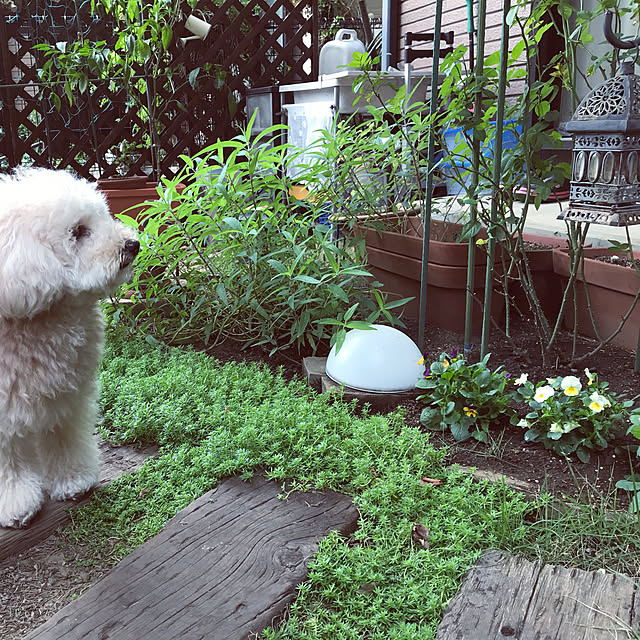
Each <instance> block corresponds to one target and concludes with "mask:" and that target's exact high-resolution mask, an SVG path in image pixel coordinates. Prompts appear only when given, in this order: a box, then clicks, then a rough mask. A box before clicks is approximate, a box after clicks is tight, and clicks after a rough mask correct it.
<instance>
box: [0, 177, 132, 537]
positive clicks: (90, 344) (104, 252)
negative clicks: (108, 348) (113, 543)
mask: <svg viewBox="0 0 640 640" xmlns="http://www.w3.org/2000/svg"><path fill="white" fill-rule="evenodd" d="M138 249H139V244H138V242H137V240H136V235H135V232H134V231H133V230H132V229H131V228H129V227H126V226H125V225H123V224H121V223H120V222H118V221H116V220H114V219H113V218H112V217H111V216H110V214H109V210H108V208H107V204H106V201H105V199H104V196H103V195H102V194H101V193H100V192H99V191H98V190H97V189H96V188H95V186H94V185H93V184H91V183H89V182H87V181H85V180H81V179H79V178H76V177H74V176H73V175H72V174H70V173H67V172H64V171H52V170H48V169H25V170H17V171H16V172H15V173H14V174H13V175H5V176H3V177H0V526H3V527H19V526H24V525H25V524H26V523H28V522H29V520H30V519H31V518H32V517H33V516H34V515H35V514H36V513H37V511H38V510H39V509H40V507H41V506H42V503H43V502H44V500H45V498H46V495H47V494H48V495H49V496H50V497H51V498H52V499H54V500H64V499H66V498H69V497H72V496H75V495H78V494H82V493H84V492H86V491H87V490H88V489H90V488H91V487H92V486H93V485H94V484H95V483H96V482H97V480H98V473H99V455H98V448H97V444H96V441H95V437H94V428H95V423H96V411H97V397H98V384H97V369H98V363H99V360H100V357H101V354H102V346H103V333H104V324H103V323H104V320H103V316H102V311H101V309H100V307H99V304H98V300H99V299H100V298H102V297H104V296H105V295H107V294H108V293H109V292H110V291H112V290H113V289H115V288H116V287H117V286H119V285H120V284H122V283H123V282H124V281H125V280H126V278H127V277H128V275H129V272H130V264H131V262H132V261H133V259H134V258H135V256H136V254H137V252H138Z"/></svg>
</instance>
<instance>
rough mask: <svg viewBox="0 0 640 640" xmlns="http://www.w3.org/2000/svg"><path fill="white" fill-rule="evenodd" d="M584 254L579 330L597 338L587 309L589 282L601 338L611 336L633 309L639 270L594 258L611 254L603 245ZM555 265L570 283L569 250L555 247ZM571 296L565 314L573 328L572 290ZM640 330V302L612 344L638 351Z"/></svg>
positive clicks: (579, 286) (639, 285)
mask: <svg viewBox="0 0 640 640" xmlns="http://www.w3.org/2000/svg"><path fill="white" fill-rule="evenodd" d="M584 254H585V260H584V281H583V279H582V274H581V273H580V272H579V273H578V276H577V278H578V282H577V288H576V294H577V298H578V299H577V316H578V332H579V333H580V334H581V335H585V336H589V337H592V338H595V337H596V332H595V330H594V328H593V325H592V322H591V318H590V315H589V309H588V308H587V298H586V294H585V281H586V284H587V287H588V291H589V299H590V300H591V309H592V311H593V316H594V320H595V323H596V327H597V329H598V333H599V334H600V337H601V338H607V337H609V336H610V335H611V334H612V333H613V332H614V331H615V329H616V328H617V327H618V325H619V324H620V321H621V320H622V318H623V316H624V315H625V314H626V313H627V312H628V311H629V308H630V307H631V304H632V302H633V299H634V297H635V295H636V294H637V292H638V289H640V277H639V276H638V274H637V273H636V271H635V269H632V268H630V267H623V266H620V265H616V264H610V263H608V262H600V261H598V260H593V258H594V257H596V256H602V255H611V252H610V251H608V250H607V249H603V248H600V247H590V248H585V250H584ZM634 256H635V257H636V258H640V253H634ZM553 267H554V271H555V273H556V274H557V275H558V276H559V277H560V280H561V282H562V284H563V285H565V286H566V283H567V282H568V280H569V255H568V254H567V252H566V251H562V250H561V249H555V250H554V252H553ZM569 296H570V298H569V303H568V305H567V310H566V313H565V316H564V326H565V327H566V328H567V329H569V330H573V327H574V312H573V308H574V305H573V296H572V295H571V292H569ZM639 330H640V304H637V305H636V308H635V309H634V310H633V312H632V313H631V315H630V316H629V318H628V319H627V321H626V322H625V324H624V326H623V328H622V330H621V331H620V333H619V334H618V335H617V336H616V337H615V338H614V339H613V340H612V343H613V344H615V345H617V346H619V347H623V348H624V349H629V350H632V351H635V349H636V347H637V344H638V331H639Z"/></svg>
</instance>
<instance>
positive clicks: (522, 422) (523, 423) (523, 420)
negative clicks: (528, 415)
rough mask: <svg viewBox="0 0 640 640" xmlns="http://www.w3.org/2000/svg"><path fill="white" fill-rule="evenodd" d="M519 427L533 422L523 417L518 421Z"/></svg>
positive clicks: (528, 425)
mask: <svg viewBox="0 0 640 640" xmlns="http://www.w3.org/2000/svg"><path fill="white" fill-rule="evenodd" d="M517 426H518V427H527V428H528V427H530V426H531V423H530V422H529V421H528V420H525V419H524V418H522V420H520V422H518V424H517Z"/></svg>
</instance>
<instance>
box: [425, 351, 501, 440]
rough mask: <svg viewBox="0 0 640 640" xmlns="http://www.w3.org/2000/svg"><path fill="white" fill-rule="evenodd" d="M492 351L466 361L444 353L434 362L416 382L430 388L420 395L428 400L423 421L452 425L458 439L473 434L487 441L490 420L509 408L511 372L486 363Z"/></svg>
mask: <svg viewBox="0 0 640 640" xmlns="http://www.w3.org/2000/svg"><path fill="white" fill-rule="evenodd" d="M489 355H490V354H487V355H486V356H485V357H484V358H483V360H482V361H481V362H477V363H476V364H467V362H466V361H465V359H464V358H463V357H462V356H459V355H457V354H456V353H453V354H452V355H448V354H445V353H443V354H442V355H441V356H440V358H439V359H438V360H437V361H435V362H433V363H432V364H431V366H430V367H429V368H428V369H427V371H426V372H425V377H424V378H422V379H421V380H419V381H418V383H417V384H416V386H417V387H418V388H420V389H427V390H428V393H426V394H424V395H421V396H420V397H419V399H420V400H424V401H425V402H426V403H427V404H428V406H427V407H426V408H425V409H423V411H422V415H421V416H420V422H422V424H424V425H425V426H426V427H427V428H428V429H435V430H442V431H445V430H446V429H450V430H451V434H452V435H453V437H454V438H455V439H456V440H458V441H462V440H466V439H468V438H471V437H473V438H475V439H476V440H480V441H481V442H486V441H487V439H488V433H489V428H490V426H491V421H492V420H495V419H496V418H497V417H498V416H499V415H501V414H503V413H505V412H509V411H510V409H509V406H508V405H509V397H508V395H507V394H506V393H505V389H506V387H507V385H508V376H507V374H506V372H505V371H503V369H502V367H498V368H497V369H496V370H495V371H491V370H490V369H489V368H488V367H487V361H488V360H489Z"/></svg>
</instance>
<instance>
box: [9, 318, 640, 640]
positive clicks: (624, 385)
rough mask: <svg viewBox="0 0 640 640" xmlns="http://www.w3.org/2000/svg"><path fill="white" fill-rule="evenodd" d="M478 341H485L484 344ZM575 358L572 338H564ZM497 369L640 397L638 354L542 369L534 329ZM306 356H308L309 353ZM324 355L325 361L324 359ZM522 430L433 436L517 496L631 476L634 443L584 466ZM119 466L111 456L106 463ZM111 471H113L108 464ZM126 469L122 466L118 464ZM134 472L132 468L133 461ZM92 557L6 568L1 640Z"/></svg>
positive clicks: (47, 609)
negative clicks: (587, 374)
mask: <svg viewBox="0 0 640 640" xmlns="http://www.w3.org/2000/svg"><path fill="white" fill-rule="evenodd" d="M406 331H407V333H409V335H411V337H412V338H414V340H416V339H417V335H416V333H417V332H416V327H415V324H410V325H409V326H408V327H407V329H406ZM478 342H479V341H478ZM563 342H564V344H565V345H566V346H567V348H566V349H565V353H569V352H570V351H569V347H568V345H569V344H570V337H569V336H563ZM462 346H463V340H462V336H460V335H458V334H455V333H451V332H449V331H446V330H443V329H440V328H437V327H433V326H428V327H427V330H426V344H425V350H426V352H427V354H428V358H433V359H434V360H435V359H437V358H438V356H439V355H440V354H441V353H443V352H447V353H451V351H452V350H453V349H456V350H457V351H458V352H460V351H461V350H462ZM595 346H596V345H595V342H594V341H592V340H588V339H580V340H579V343H578V353H586V352H588V351H590V350H592V349H593V348H594V347H595ZM488 350H489V352H490V353H491V358H490V360H489V363H490V365H491V366H492V367H497V366H498V365H503V366H504V367H505V368H506V370H507V371H509V372H511V373H512V374H513V375H516V376H517V375H519V374H521V373H524V372H526V373H528V374H529V379H530V380H541V379H544V378H546V377H552V376H553V377H555V376H557V375H568V374H569V373H572V374H574V375H577V376H580V375H583V377H584V374H583V370H584V368H585V367H589V369H590V370H591V371H594V372H597V373H598V375H599V378H600V380H601V381H607V382H609V383H610V386H609V389H610V390H611V391H614V392H616V393H618V394H622V393H624V394H626V395H627V396H628V397H629V398H632V397H633V396H635V395H636V394H637V393H639V392H640V374H639V373H635V372H634V358H635V355H634V354H633V353H630V352H628V351H624V350H621V349H616V348H613V347H607V348H605V349H603V350H602V351H600V352H598V353H597V354H596V355H595V356H593V357H591V358H589V359H587V360H585V361H584V362H581V363H579V364H578V365H575V366H573V367H570V366H568V365H567V356H566V355H561V356H558V357H557V358H556V359H555V361H554V362H553V363H552V364H551V365H549V366H546V367H543V366H542V364H541V361H540V355H539V351H540V350H539V347H538V345H537V343H536V338H535V335H534V333H533V331H532V330H531V328H530V327H529V326H528V325H527V324H526V322H522V321H521V322H520V323H519V324H517V325H516V326H515V328H514V330H513V333H512V338H511V339H510V340H509V339H507V338H506V337H505V336H504V335H503V334H502V333H501V332H500V331H499V330H497V329H495V330H493V332H492V337H491V339H490V342H489V349H488ZM207 351H208V352H209V353H210V354H211V355H212V356H214V357H216V358H217V359H219V360H221V361H229V360H249V361H256V360H263V361H265V362H268V363H269V364H270V365H271V366H282V367H283V369H284V372H285V374H286V375H287V376H288V377H291V378H292V377H294V376H299V375H301V373H302V356H301V355H299V354H297V353H295V352H292V351H289V352H283V353H277V354H275V355H273V356H268V354H267V352H265V351H264V350H262V349H249V350H244V351H242V350H240V349H239V348H238V347H237V345H232V344H225V345H221V346H218V347H215V348H213V349H208V350H207ZM307 355H308V354H307ZM318 355H326V354H318ZM478 356H479V347H478V346H477V345H476V346H475V347H474V348H473V349H472V351H471V356H470V358H469V361H477V359H478ZM423 406H424V405H423V403H422V402H420V401H417V400H416V401H406V402H404V403H403V404H402V408H403V409H404V410H405V412H406V421H407V423H408V424H410V425H414V426H419V425H420V413H421V411H422V408H423ZM522 436H523V431H522V430H521V429H520V428H518V427H514V426H511V425H509V424H497V425H495V426H494V428H493V429H492V440H491V442H490V443H489V444H488V445H486V444H481V443H478V442H476V441H474V440H468V441H466V442H462V443H456V442H455V441H454V440H453V438H451V436H449V435H447V434H440V433H437V434H432V435H431V439H432V442H434V443H435V444H436V445H437V446H440V445H446V446H447V447H448V452H449V453H448V456H447V461H448V463H450V464H453V463H458V464H460V465H464V466H467V467H475V468H477V469H479V470H481V471H482V472H483V473H484V474H485V476H486V477H489V478H495V477H499V476H502V475H504V476H506V477H507V478H508V479H509V481H510V482H512V483H513V484H514V486H516V487H517V488H519V489H522V490H524V491H529V492H532V493H537V492H539V491H540V490H542V489H545V490H550V491H553V492H554V493H556V494H557V495H559V496H562V495H568V496H584V489H585V487H589V488H590V490H591V491H592V492H593V491H596V492H600V493H601V494H609V493H610V492H611V490H612V487H613V486H614V485H615V482H616V481H617V480H619V479H622V478H624V477H625V476H626V475H628V474H629V472H630V461H635V458H636V455H635V449H633V450H630V449H632V448H633V447H634V446H635V444H636V443H635V441H634V440H633V439H632V438H627V437H624V436H622V435H621V437H620V438H619V439H618V440H616V441H615V442H614V443H612V446H611V447H610V448H609V449H607V450H605V451H604V452H601V453H600V454H597V455H595V454H594V455H593V456H592V459H591V462H590V463H588V464H582V463H580V462H578V461H573V462H568V461H566V460H564V459H562V458H560V457H558V456H557V455H555V454H553V453H552V452H549V451H547V450H545V449H544V448H543V447H542V446H541V445H539V444H530V443H525V442H524V440H523V437H522ZM108 458H109V460H113V459H114V458H113V456H108ZM108 464H111V463H110V462H109V463H108ZM120 464H122V459H121V460H120ZM132 468H133V462H132ZM619 493H620V494H621V495H620V500H619V502H618V503H617V505H616V506H617V507H618V508H625V507H626V504H627V502H626V499H625V496H624V493H623V492H619ZM87 554H88V552H87V550H86V549H85V548H84V547H83V546H82V545H80V544H77V543H74V542H73V541H71V540H69V539H68V538H66V537H65V536H64V535H63V534H61V533H58V534H56V535H54V536H51V538H49V539H48V540H46V541H44V542H43V543H42V544H40V545H38V546H37V547H34V548H32V549H31V550H30V551H28V552H25V553H23V554H19V555H16V556H14V557H12V558H10V559H9V560H8V561H7V562H6V563H3V564H2V565H0V638H2V640H20V639H21V638H22V637H23V636H24V635H26V633H28V631H29V630H30V629H33V628H35V627H37V626H38V625H40V624H42V623H43V622H44V621H45V620H46V619H47V618H48V617H50V616H51V615H53V614H54V613H55V612H56V611H57V610H58V609H60V608H61V607H63V606H64V605H65V604H67V603H68V602H69V601H70V600H71V599H72V598H73V597H75V596H77V595H79V594H80V593H82V591H84V590H86V589H87V588H88V587H89V586H91V584H92V583H94V582H95V581H96V580H98V579H99V578H100V577H101V576H102V575H103V574H104V572H105V571H106V570H107V569H108V567H101V566H96V565H95V564H91V563H90V562H89V560H94V558H90V557H88V555H87Z"/></svg>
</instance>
